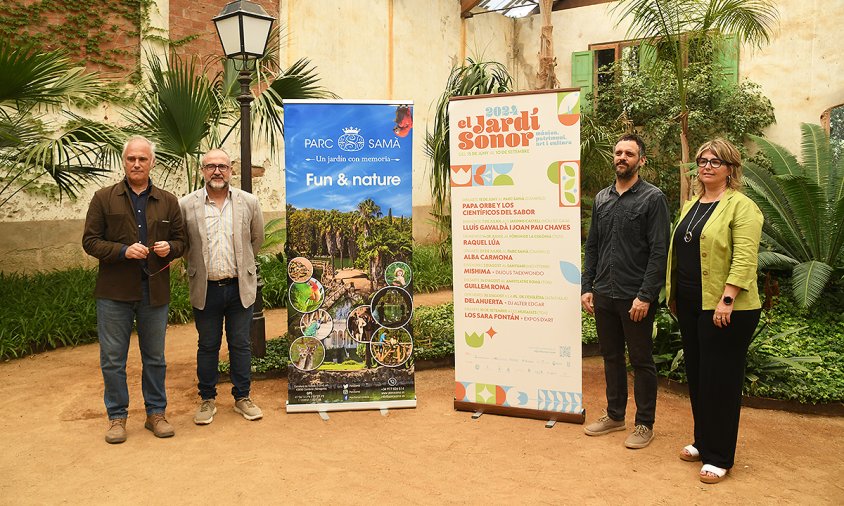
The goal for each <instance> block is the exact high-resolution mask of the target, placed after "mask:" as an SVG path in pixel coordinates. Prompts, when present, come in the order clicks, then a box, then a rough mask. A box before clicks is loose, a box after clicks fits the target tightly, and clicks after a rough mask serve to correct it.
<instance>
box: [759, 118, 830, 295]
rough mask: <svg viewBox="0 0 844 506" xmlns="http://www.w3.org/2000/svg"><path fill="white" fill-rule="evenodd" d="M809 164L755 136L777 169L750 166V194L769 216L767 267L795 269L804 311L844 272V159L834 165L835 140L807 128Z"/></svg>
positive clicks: (763, 260)
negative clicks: (833, 148)
mask: <svg viewBox="0 0 844 506" xmlns="http://www.w3.org/2000/svg"><path fill="white" fill-rule="evenodd" d="M801 130H802V134H803V136H802V151H803V161H802V163H801V162H798V161H797V158H796V157H795V156H794V155H793V154H791V153H790V152H789V151H788V150H787V149H785V148H784V147H782V146H780V145H778V144H775V143H773V142H770V141H768V140H766V139H763V138H761V137H756V136H753V140H754V141H756V144H757V145H758V146H759V149H760V150H761V152H762V153H763V154H764V155H765V157H766V158H767V159H768V160H769V161H770V165H771V170H770V171H769V170H767V169H765V168H763V167H760V166H759V165H758V164H755V163H752V162H751V163H748V164H747V166H746V168H745V174H746V176H747V178H746V179H747V186H748V189H747V195H748V196H749V197H750V198H752V199H753V201H754V202H756V204H757V205H758V206H759V208H760V209H761V210H762V213H763V214H764V215H765V224H764V226H763V229H762V230H763V243H764V246H766V247H767V248H768V249H766V250H764V251H761V252H760V253H759V267H760V268H761V269H765V268H771V269H789V270H791V283H792V294H793V295H794V299H795V300H796V301H797V303H798V305H799V306H800V307H803V308H806V307H809V306H812V305H813V304H815V303H816V302H817V301H818V299H819V297H820V296H821V293H823V291H824V288H825V287H826V286H827V285H828V283H829V282H830V280H832V279H833V278H836V277H839V276H840V275H841V273H842V271H844V226H842V224H844V157H839V158H838V160H837V161H836V162H835V163H833V158H832V153H831V149H830V143H829V137H828V135H827V134H826V132H825V131H824V130H823V128H822V127H820V126H819V125H810V124H802V125H801Z"/></svg>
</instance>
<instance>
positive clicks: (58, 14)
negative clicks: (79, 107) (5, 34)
mask: <svg viewBox="0 0 844 506" xmlns="http://www.w3.org/2000/svg"><path fill="white" fill-rule="evenodd" d="M108 5H109V1H108V0H101V1H99V2H96V1H92V2H90V4H89V5H88V6H83V5H77V4H74V3H73V2H55V3H54V2H49V1H45V0H20V1H18V2H9V3H4V2H2V1H0V18H3V17H7V19H5V20H4V24H7V23H10V24H19V23H18V22H17V21H15V19H14V18H16V17H17V18H21V19H23V20H26V22H24V23H20V26H21V28H20V34H21V36H20V37H16V36H15V35H11V37H10V39H11V42H12V44H20V43H22V42H23V41H24V40H28V39H29V38H30V37H31V36H33V35H36V36H40V37H41V39H40V44H39V47H41V48H42V49H44V50H56V49H66V50H67V51H68V53H69V56H70V58H71V59H73V60H75V61H78V62H80V63H83V64H85V66H86V67H87V68H88V69H89V70H96V71H101V72H104V73H106V74H110V75H115V74H116V75H118V76H123V75H126V74H128V73H129V72H131V71H133V70H134V69H135V68H136V67H137V62H138V57H139V54H140V36H139V35H138V34H137V32H138V27H137V26H134V23H133V22H131V21H129V20H128V19H126V18H125V17H123V16H121V15H120V14H119V13H116V12H113V11H110V10H109V9H108V8H107V7H108ZM88 8H98V9H100V12H98V14H99V16H101V18H102V19H99V18H96V20H95V21H93V20H92V19H93V18H92V17H91V16H88V15H87V14H86V11H85V9H88ZM86 21H87V23H89V24H90V23H95V22H99V23H100V24H99V25H98V26H97V27H96V28H95V29H87V32H86V28H85V26H86ZM66 26H73V27H76V28H77V29H79V31H80V32H82V35H81V36H77V35H75V34H74V35H70V36H69V39H70V40H67V37H62V36H57V34H58V33H63V32H73V31H72V30H71V31H68V30H67V29H66V28H64V27H66ZM131 32H135V33H134V35H129V34H130V33H131ZM85 33H87V36H86V35H84V34H85ZM63 34H64V35H68V33H63ZM95 36H100V37H102V38H101V40H100V41H99V42H98V43H94V44H91V48H94V47H98V51H97V52H98V53H99V54H96V53H89V49H90V48H89V47H88V44H89V43H88V40H90V39H91V38H92V37H95ZM86 37H87V39H86ZM115 49H116V50H119V51H118V52H111V51H112V50H115ZM103 61H105V62H103ZM121 67H122V69H123V70H121Z"/></svg>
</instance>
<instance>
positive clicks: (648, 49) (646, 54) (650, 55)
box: [639, 42, 656, 71]
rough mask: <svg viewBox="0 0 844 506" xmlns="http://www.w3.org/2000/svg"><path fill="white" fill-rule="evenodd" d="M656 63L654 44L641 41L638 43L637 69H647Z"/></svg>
mask: <svg viewBox="0 0 844 506" xmlns="http://www.w3.org/2000/svg"><path fill="white" fill-rule="evenodd" d="M655 63H656V46H654V45H653V44H648V43H647V42H642V43H641V44H639V70H643V71H648V70H650V69H651V68H652V67H653V66H654V64H655Z"/></svg>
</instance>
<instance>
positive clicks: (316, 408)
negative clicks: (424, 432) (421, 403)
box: [287, 399, 416, 420]
mask: <svg viewBox="0 0 844 506" xmlns="http://www.w3.org/2000/svg"><path fill="white" fill-rule="evenodd" d="M415 407H416V399H405V400H400V401H365V402H331V403H320V404H290V403H287V412H288V413H319V416H320V418H322V419H323V420H328V412H329V411H363V410H376V409H377V410H383V409H400V408H415Z"/></svg>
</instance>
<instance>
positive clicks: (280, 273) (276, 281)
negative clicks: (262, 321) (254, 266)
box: [260, 256, 287, 309]
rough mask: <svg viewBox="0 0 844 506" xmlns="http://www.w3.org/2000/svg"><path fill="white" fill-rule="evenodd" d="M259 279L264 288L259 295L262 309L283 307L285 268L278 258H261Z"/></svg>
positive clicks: (285, 295) (285, 294) (285, 293)
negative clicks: (261, 297) (261, 280)
mask: <svg viewBox="0 0 844 506" xmlns="http://www.w3.org/2000/svg"><path fill="white" fill-rule="evenodd" d="M260 263H261V278H262V279H263V280H264V286H263V288H261V295H263V298H264V308H267V309H269V308H274V307H284V306H285V304H286V300H285V298H286V297H287V268H286V267H285V263H284V261H283V260H282V258H280V256H262V257H261V262H260Z"/></svg>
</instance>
